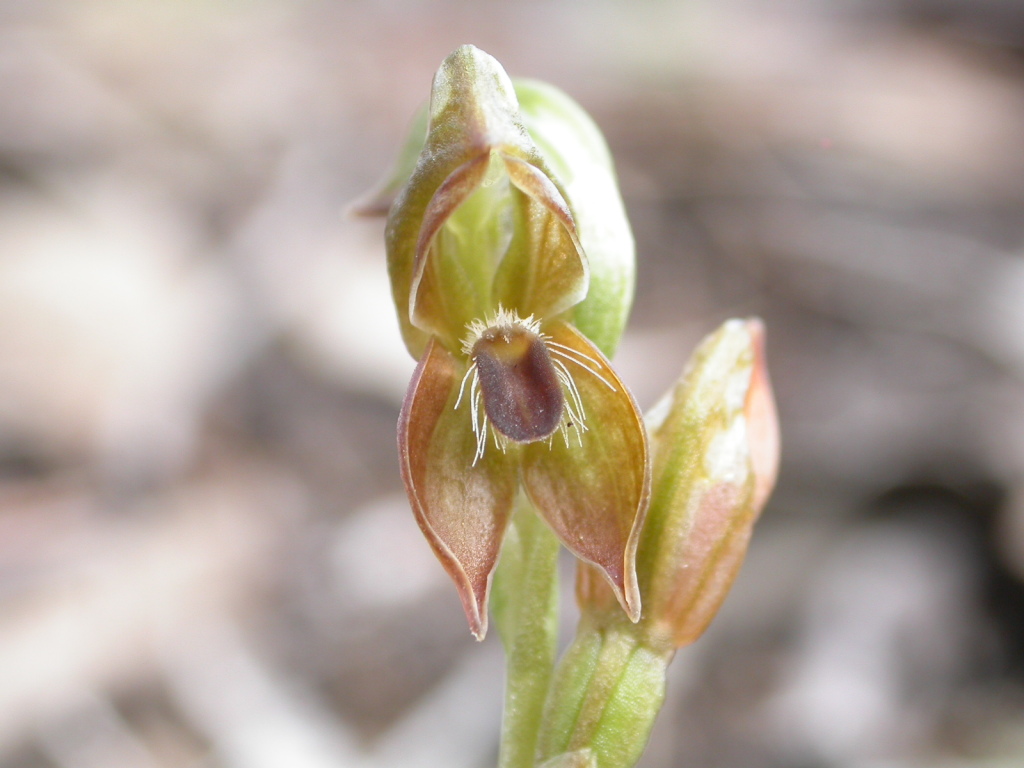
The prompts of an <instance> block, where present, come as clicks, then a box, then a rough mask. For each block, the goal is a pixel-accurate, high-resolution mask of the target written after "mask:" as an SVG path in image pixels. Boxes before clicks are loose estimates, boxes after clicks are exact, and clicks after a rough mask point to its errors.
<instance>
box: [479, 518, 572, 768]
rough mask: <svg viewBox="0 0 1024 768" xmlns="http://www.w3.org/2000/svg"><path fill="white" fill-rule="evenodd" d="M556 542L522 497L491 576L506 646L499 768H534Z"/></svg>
mask: <svg viewBox="0 0 1024 768" xmlns="http://www.w3.org/2000/svg"><path fill="white" fill-rule="evenodd" d="M557 564H558V540H557V539H556V538H555V536H554V534H552V533H551V531H550V530H549V529H548V527H547V525H546V524H545V523H544V522H543V521H542V520H541V519H540V518H539V517H538V516H537V514H536V513H535V512H534V510H533V508H532V507H531V506H530V504H529V502H527V501H526V500H525V499H520V502H519V506H518V509H517V511H516V514H515V517H514V518H513V521H512V524H511V526H510V529H509V532H508V534H507V535H506V538H505V542H504V544H503V545H502V551H501V561H500V563H499V564H498V570H497V573H496V574H495V577H494V598H493V603H492V605H493V606H494V621H495V624H497V626H498V632H499V634H500V635H501V641H502V643H503V644H504V646H505V655H506V683H505V713H504V719H503V722H502V728H501V748H500V751H499V754H498V765H499V768H532V767H533V765H534V756H535V753H536V749H537V733H538V731H539V730H540V725H541V717H542V715H543V712H544V701H545V699H546V698H547V694H548V687H549V685H550V683H551V675H552V673H553V670H554V665H555V647H556V641H557V635H558V572H557Z"/></svg>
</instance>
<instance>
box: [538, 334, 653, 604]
mask: <svg viewBox="0 0 1024 768" xmlns="http://www.w3.org/2000/svg"><path fill="white" fill-rule="evenodd" d="M546 331H547V333H548V335H549V340H548V342H547V344H548V346H549V347H551V348H552V349H555V350H557V351H558V353H559V357H560V358H561V361H560V363H559V364H560V365H561V366H563V369H564V371H565V373H566V374H568V376H569V377H571V380H572V386H573V388H574V391H573V393H572V394H571V395H570V396H571V397H572V398H573V400H574V401H575V402H576V403H577V412H578V415H580V416H582V417H583V418H582V419H580V423H575V422H573V423H570V424H567V425H566V428H565V430H564V431H563V432H562V434H561V435H558V434H556V435H554V436H553V437H552V438H551V439H550V441H545V442H538V443H531V444H529V445H525V446H523V450H522V478H523V485H524V487H525V489H526V492H527V494H528V495H529V497H530V500H531V501H532V502H533V503H534V505H535V506H536V507H537V509H538V510H539V511H540V513H541V515H542V516H543V517H544V519H545V520H546V521H547V522H548V524H549V525H550V526H551V528H552V530H553V531H554V532H555V534H556V535H557V536H558V538H559V539H560V540H561V541H562V543H563V544H564V545H565V546H566V548H567V549H569V550H570V551H571V552H572V553H573V554H574V555H576V556H577V557H579V558H580V559H582V560H585V561H587V562H589V563H593V564H594V565H595V566H597V567H598V568H599V569H600V572H601V573H602V574H603V575H604V577H605V578H606V579H607V582H608V583H609V584H610V585H611V588H612V590H613V592H614V594H615V597H616V599H617V600H618V602H619V604H620V605H621V606H622V608H623V609H624V610H625V612H626V614H627V615H628V616H629V618H630V619H631V620H632V621H636V620H638V619H639V617H640V592H639V590H638V585H637V578H636V570H635V562H634V561H635V556H636V548H637V542H638V539H639V535H640V530H641V528H642V526H643V521H644V515H645V513H646V510H647V504H648V500H649V496H650V464H649V462H648V460H647V434H646V432H645V430H644V425H643V421H642V418H641V415H640V412H639V410H638V409H637V407H636V403H635V402H634V401H633V397H632V395H631V394H630V393H629V390H628V389H626V386H625V385H624V384H623V383H622V381H621V379H619V377H618V375H617V374H616V373H615V371H614V369H612V367H611V365H610V364H609V363H608V361H607V359H606V358H605V357H604V355H602V354H601V353H600V351H598V349H597V348H596V347H595V346H594V345H593V344H591V343H590V342H589V341H588V340H587V339H586V337H584V336H583V335H582V334H580V333H579V332H578V331H577V330H575V329H574V328H573V327H572V326H571V325H568V324H567V323H553V324H551V325H550V326H548V327H547V328H546Z"/></svg>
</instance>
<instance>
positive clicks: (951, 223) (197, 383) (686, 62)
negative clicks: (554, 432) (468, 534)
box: [0, 0, 1024, 768]
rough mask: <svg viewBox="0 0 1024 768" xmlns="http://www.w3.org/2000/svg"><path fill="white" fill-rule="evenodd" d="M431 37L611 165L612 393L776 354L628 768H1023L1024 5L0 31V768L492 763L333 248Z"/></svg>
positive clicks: (294, 11) (130, 11)
mask: <svg viewBox="0 0 1024 768" xmlns="http://www.w3.org/2000/svg"><path fill="white" fill-rule="evenodd" d="M464 42H473V43H475V44H477V45H478V46H480V47H482V48H484V49H485V50H487V51H488V52H490V53H492V54H494V55H495V56H497V57H498V59H499V60H500V61H502V62H503V64H504V65H505V66H506V68H507V69H508V70H509V71H510V72H511V73H513V74H516V75H524V76H531V77H539V78H543V79H546V80H549V81H551V82H553V83H555V84H557V85H559V86H561V87H562V88H563V89H565V90H566V91H568V92H569V93H570V94H572V95H573V96H574V97H575V98H576V99H577V100H579V101H580V102H581V103H582V104H583V105H584V106H585V107H586V108H587V109H588V110H589V111H591V113H592V114H593V115H594V117H595V118H596V119H597V121H598V123H599V124H600V125H601V126H602V128H603V129H604V130H605V132H606V134H607V136H608V139H609V143H610V144H611V147H612V150H613V152H614V154H615V156H616V158H617V162H618V168H619V173H620V177H621V182H622V187H623V191H624V195H625V198H626V204H627V208H628V209H629V212H630V215H631V217H632V221H633V224H634V228H635V233H636V237H637V241H638V245H639V255H640V262H639V290H638V300H637V306H636V311H635V314H634V321H633V323H632V325H631V326H630V331H629V335H628V336H627V338H626V339H625V341H624V344H623V348H622V351H621V354H620V357H619V361H620V365H621V369H622V372H623V376H624V378H625V379H626V380H627V382H628V383H629V384H630V385H631V386H632V387H633V388H634V390H635V392H636V394H637V398H638V400H639V401H640V402H641V404H650V403H652V402H653V401H654V400H655V399H656V397H657V396H658V395H659V394H660V393H661V392H662V391H663V390H664V389H665V388H667V387H668V385H669V384H670V382H671V381H672V380H673V379H674V378H675V376H676V375H677V374H678V372H679V371H680V370H681V368H682V366H683V363H684V361H685V359H686V357H687V355H688V353H689V350H690V349H691V348H692V347H693V345H694V344H695V343H696V341H697V340H698V339H699V338H700V337H701V336H702V335H703V334H704V333H706V332H708V331H710V330H711V329H712V328H713V327H715V325H717V323H719V322H720V321H721V320H723V319H725V318H727V317H730V316H734V315H749V314H760V315H762V316H763V317H764V318H765V319H766V321H767V324H768V328H769V355H770V364H771V368H772V374H773V376H774V381H775V387H776V393H777V396H778V399H779V404H780V408H781V412H782V418H783V436H784V442H785V452H784V462H783V468H782V479H781V483H780V487H779V489H778V492H777V493H776V495H775V497H774V499H773V501H772V503H771V505H770V508H769V509H768V510H767V512H766V513H765V516H764V519H763V521H762V523H761V524H760V527H759V529H758V531H757V534H756V536H755V538H754V542H753V547H752V552H751V557H750V559H749V561H748V563H747V566H746V568H745V569H744V572H743V574H742V576H741V579H740V581H739V583H738V585H737V589H736V590H735V592H734V593H733V595H732V596H731V598H730V600H729V601H728V602H727V604H726V608H725V610H724V612H723V614H722V615H721V616H720V617H719V620H718V621H717V622H716V623H715V625H714V626H713V627H712V630H711V632H710V633H709V634H708V635H707V636H706V637H705V638H704V639H702V640H701V641H700V642H699V643H698V644H697V645H696V646H694V647H693V648H691V649H688V650H686V651H684V652H682V653H680V655H679V656H678V659H677V664H676V666H675V667H674V676H673V680H672V682H671V686H670V691H669V701H668V704H667V706H666V709H665V711H664V713H663V715H662V718H661V720H660V721H659V724H658V727H657V730H656V733H655V736H654V739H653V742H652V744H651V748H650V751H649V753H648V755H647V756H646V757H645V759H644V762H643V765H644V766H646V768H668V767H669V766H684V765H685V766H688V767H689V768H711V767H723V768H732V767H733V766H736V767H738V768H746V767H750V768H762V767H763V768H776V767H777V768H782V767H784V766H785V767H792V768H814V767H817V766H822V767H824V766H836V767H843V768H845V767H847V766H849V767H851V768H852V767H860V766H864V767H865V768H867V767H868V766H871V767H872V768H875V767H881V766H885V767H886V768H889V767H892V768H899V767H903V766H908V767H909V766H938V767H940V768H969V767H973V766H979V767H980V766H986V767H989V768H991V767H993V766H1007V767H1009V766H1020V765H1024V686H1022V684H1024V5H1022V4H1021V3H1019V2H1017V1H1015V0H984V1H983V2H979V1H977V0H974V1H972V0H904V1H903V2H899V1H898V0H875V1H874V2H871V1H870V0H865V1H863V2H852V0H847V1H846V2H826V0H818V1H817V2H815V1H814V0H788V1H787V2H772V3H769V2H763V3H754V2H741V1H740V0H725V1H720V2H712V1H711V0H692V1H691V2H678V3H673V2H664V1H662V2H654V1H653V0H647V1H645V2H610V1H605V2H568V1H565V2H552V3H537V2H533V3H515V4H512V3H508V4H499V3H491V2H478V3H473V2H469V0H466V1H465V2H454V1H449V2H433V3H427V2H412V1H411V0H406V1H405V2H390V3H383V2H382V3H370V2H352V3H341V2H326V0H324V1H321V2H313V1H305V2H300V1H298V0H296V1H295V2H284V1H283V0H282V1H280V2H271V0H262V1H260V2H257V1H256V0H249V1H245V0H230V1H229V0H220V1H219V2H200V0H177V1H175V0H162V1H158V0H147V1H142V0H135V1H134V2H131V1H129V0H122V1H120V2H115V1H114V0H86V1H75V0H64V1H63V2H61V1H58V0H0V767H2V768H121V767H124V768H264V767H265V768H285V767H287V768H321V767H322V768H328V767H329V766H330V767H332V768H341V767H344V768H348V767H349V766H352V767H354V768H385V767H386V768H390V767H391V766H396V767H397V766H403V767H406V766H424V767H426V766H445V767H446V768H457V767H459V766H465V768H483V766H487V765H491V764H493V759H494V755H495V750H496V739H497V725H498V717H499V711H500V697H501V681H500V675H501V671H500V664H501V658H500V651H499V648H498V644H497V638H496V637H493V636H492V637H490V638H488V640H487V641H486V642H485V643H484V644H482V645H477V644H476V643H474V642H473V641H472V639H471V637H470V635H469V632H468V630H467V628H466V626H465V623H464V621H463V618H462V615H461V611H460V609H459V606H458V601H457V599H456V598H455V595H454V591H453V589H452V588H451V587H450V586H449V584H448V583H447V580H446V578H445V577H444V575H443V574H442V572H441V569H440V567H438V566H437V565H436V564H435V563H434V562H433V560H432V557H431V556H430V553H429V551H428V548H427V546H426V544H425V543H424V542H423V541H422V539H421V537H420V535H419V532H418V531H417V529H416V526H415V524H414V522H413V520H412V517H411V515H410V513H409V511H408V508H407V506H406V503H405V500H404V496H403V495H402V491H401V486H400V481H399V479H398V472H397V462H396V459H395V447H394V429H395V419H396V416H397V412H398V407H399V402H400V398H401V396H402V393H403V392H404V389H405V386H406V382H407V380H408V375H409V373H410V372H411V369H412V361H411V360H409V359H408V358H407V356H406V353H405V352H404V349H403V348H402V345H401V343H400V341H399V340H398V337H397V333H396V330H395V321H394V317H393V312H392V309H391V307H390V305H389V303H388V296H387V286H386V279H385V273H384V263H383V252H382V245H381V242H380V241H381V231H382V226H381V224H380V222H376V221H371V222H366V221H353V220H348V219H346V218H345V216H344V215H343V211H344V209H345V206H346V205H347V204H348V203H349V202H350V201H351V200H353V199H354V198H355V197H357V196H358V195H359V194H360V193H362V192H363V191H364V190H366V189H367V188H368V187H369V186H370V185H371V184H372V183H373V182H374V181H375V180H376V179H377V177H378V176H379V175H380V174H381V173H383V172H384V170H386V168H387V166H388V164H389V162H390V160H391V158H392V153H393V151H394V149H395V148H396V146H397V144H398V142H399V141H400V139H401V138H402V135H403V131H404V130H405V128H406V126H407V124H408V121H409V119H410V117H411V115H412V113H413V112H414V110H415V109H416V108H417V107H418V106H419V105H420V104H421V103H422V101H423V100H424V99H425V98H426V96H427V93H428V89H429V83H430V78H431V76H432V73H433V71H434V69H435V68H436V67H437V65H438V64H439V63H440V61H441V60H442V59H443V58H444V56H445V55H447V53H449V52H450V51H451V50H452V49H453V48H455V47H456V46H457V45H459V44H461V43H464Z"/></svg>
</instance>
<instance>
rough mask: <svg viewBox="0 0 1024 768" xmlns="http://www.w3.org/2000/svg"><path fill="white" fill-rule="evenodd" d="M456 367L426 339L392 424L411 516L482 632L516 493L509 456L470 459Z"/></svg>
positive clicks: (471, 443) (470, 438) (475, 629)
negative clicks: (457, 405) (457, 404)
mask: <svg viewBox="0 0 1024 768" xmlns="http://www.w3.org/2000/svg"><path fill="white" fill-rule="evenodd" d="M463 368H464V366H460V363H459V361H458V359H457V358H456V357H455V356H454V355H452V354H451V353H450V352H448V351H447V350H446V349H444V347H443V346H442V345H441V344H440V343H438V341H437V340H436V339H432V340H431V341H430V343H429V344H428V347H427V350H426V352H425V353H424V355H423V358H422V359H421V360H420V363H419V365H418V367H417V368H416V372H415V374H414V375H413V379H412V382H411V383H410V385H409V390H408V393H407V394H406V398H405V402H404V404H403V406H402V413H401V416H400V418H399V423H398V450H399V460H400V463H401V469H402V479H403V480H404V482H405V487H406V492H407V493H408V496H409V500H410V502H411V503H412V507H413V512H414V513H415V515H416V521H417V522H418V523H419V525H420V528H421V529H422V530H423V533H424V535H425V536H426V538H427V541H428V542H429V543H430V546H431V547H432V548H433V550H434V553H435V554H436V555H437V558H438V559H439V560H440V561H441V563H442V565H443V566H444V568H445V570H446V571H447V572H448V575H449V576H450V577H451V578H452V580H453V581H454V582H455V585H456V587H457V589H458V592H459V596H460V598H461V599H462V605H463V608H464V610H465V612H466V618H467V619H468V621H469V627H470V630H471V631H472V633H473V635H474V636H475V637H476V638H477V639H478V640H481V639H483V637H484V635H485V634H486V632H487V596H488V592H489V590H490V585H491V577H492V575H493V573H494V567H495V565H496V563H497V560H498V553H499V551H500V549H501V542H502V539H503V537H504V535H505V530H506V528H507V527H508V522H509V518H510V515H511V511H512V504H513V501H514V499H515V493H516V485H517V484H516V478H515V468H514V465H512V464H510V461H511V457H510V456H509V455H506V454H505V453H503V452H502V451H497V450H495V451H491V452H489V453H488V455H487V457H486V460H484V461H474V457H475V456H476V452H477V441H476V438H475V436H474V434H473V430H472V427H471V425H470V416H469V413H468V411H467V410H466V409H465V408H461V409H456V408H455V402H456V400H457V398H458V392H459V384H460V382H461V380H462V377H463V374H464V370H463Z"/></svg>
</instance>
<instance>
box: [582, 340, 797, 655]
mask: <svg viewBox="0 0 1024 768" xmlns="http://www.w3.org/2000/svg"><path fill="white" fill-rule="evenodd" d="M647 420H648V429H649V431H650V438H651V449H652V456H653V458H652V462H653V467H652V472H653V480H652V495H651V506H650V510H649V513H648V517H647V522H646V524H645V527H644V531H643V533H642V535H641V540H640V547H639V551H638V553H637V575H638V579H639V582H640V592H641V595H642V597H643V601H644V615H643V618H642V620H641V623H640V625H639V626H638V628H637V631H638V632H641V633H642V634H643V635H644V637H645V642H646V643H647V644H648V645H650V646H651V647H654V648H665V649H668V648H678V647H681V646H684V645H687V644H689V643H692V642H693V641H694V640H696V639H697V638H698V637H700V635H701V634H702V633H703V632H704V630H705V629H706V628H707V626H708V624H709V623H710V622H711V620H712V618H713V617H714V615H715V613H717V611H718V609H719V607H720V606H721V604H722V601H723V600H724V599H725V596H726V594H727V593H728V591H729V588H730V586H731V585H732V582H733V580H734V579H735V577H736V574H737V573H738V572H739V569H740V566H741V564H742V563H743V558H744V556H745V554H746V550H747V543H748V542H749V540H750V536H751V533H752V531H753V526H754V522H755V521H756V520H757V517H758V515H759V514H760V513H761V510H762V508H763V507H764V505H765V502H766V501H767V500H768V496H769V494H770V493H771V490H772V487H773V486H774V484H775V477H776V473H777V471H778V460H779V433H778V421H777V417H776V412H775V404H774V400H773V398H772V391H771V384H770V382H769V380H768V369H767V366H766V364H765V355H764V327H763V325H762V323H761V322H760V321H759V320H730V321H729V322H727V323H725V324H724V325H723V326H722V327H721V328H719V329H718V330H717V331H715V332H714V333H713V334H711V335H710V336H708V337H707V338H706V339H705V340H704V341H703V342H702V343H701V345H700V347H699V348H698V349H697V351H696V352H695V353H694V355H693V357H692V358H691V360H690V363H689V365H688V368H687V370H686V372H685V374H684V375H683V377H682V379H681V380H680V382H679V384H678V385H677V386H676V387H675V389H674V390H673V391H672V392H671V393H670V394H669V395H668V396H667V397H666V398H665V399H664V400H663V401H662V402H661V403H660V404H659V405H658V406H656V407H655V408H654V409H653V410H652V412H651V413H650V414H649V415H648V417H647ZM578 596H579V599H580V602H581V605H583V606H584V610H590V611H594V612H597V613H600V612H601V611H602V610H604V608H606V607H607V604H608V600H609V597H610V596H609V595H607V594H606V592H605V589H604V585H603V584H601V583H599V580H597V579H594V578H593V576H592V575H591V574H589V573H587V572H586V571H585V569H584V572H583V573H581V578H580V580H579V582H578Z"/></svg>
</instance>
